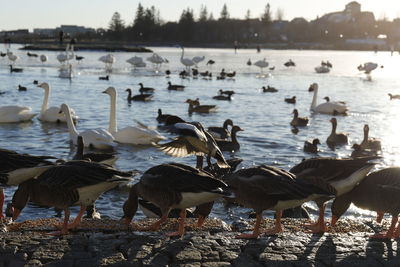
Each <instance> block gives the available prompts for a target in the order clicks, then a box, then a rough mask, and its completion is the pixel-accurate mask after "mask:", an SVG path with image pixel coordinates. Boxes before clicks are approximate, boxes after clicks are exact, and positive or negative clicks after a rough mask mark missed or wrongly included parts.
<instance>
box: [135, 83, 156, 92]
mask: <svg viewBox="0 0 400 267" xmlns="http://www.w3.org/2000/svg"><path fill="white" fill-rule="evenodd" d="M139 85H140V89H139V92H140V93H153V92H154V90H155V89H154V88H151V87H143V83H139Z"/></svg>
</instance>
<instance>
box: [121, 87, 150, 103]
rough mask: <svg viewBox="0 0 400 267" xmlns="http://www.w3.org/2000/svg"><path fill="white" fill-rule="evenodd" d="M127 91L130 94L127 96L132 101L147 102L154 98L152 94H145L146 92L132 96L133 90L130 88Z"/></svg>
mask: <svg viewBox="0 0 400 267" xmlns="http://www.w3.org/2000/svg"><path fill="white" fill-rule="evenodd" d="M125 91H126V92H128V96H127V98H126V99H127V100H128V102H131V101H143V102H146V101H150V100H152V98H153V95H152V94H144V93H140V95H134V96H132V90H131V89H130V88H128V89H126V90H125Z"/></svg>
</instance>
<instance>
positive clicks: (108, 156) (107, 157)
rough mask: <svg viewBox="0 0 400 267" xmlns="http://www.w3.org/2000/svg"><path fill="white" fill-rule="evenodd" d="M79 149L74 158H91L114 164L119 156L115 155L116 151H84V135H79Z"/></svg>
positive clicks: (95, 160)
mask: <svg viewBox="0 0 400 267" xmlns="http://www.w3.org/2000/svg"><path fill="white" fill-rule="evenodd" d="M77 144H78V146H77V149H76V153H75V155H74V157H73V158H72V159H73V160H89V161H93V162H99V163H103V164H107V165H110V166H111V165H113V164H114V163H115V161H117V159H118V158H117V157H116V156H115V154H114V153H85V154H84V153H83V150H84V147H85V143H84V140H83V137H82V136H81V135H78V140H77Z"/></svg>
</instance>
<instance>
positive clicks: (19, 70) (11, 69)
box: [9, 65, 24, 73]
mask: <svg viewBox="0 0 400 267" xmlns="http://www.w3.org/2000/svg"><path fill="white" fill-rule="evenodd" d="M9 66H10V72H11V73H13V72H23V71H24V69H23V68H14V67H13V65H9Z"/></svg>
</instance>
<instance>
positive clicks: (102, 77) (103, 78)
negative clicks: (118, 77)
mask: <svg viewBox="0 0 400 267" xmlns="http://www.w3.org/2000/svg"><path fill="white" fill-rule="evenodd" d="M99 80H103V81H108V80H110V76H109V75H107V76H100V77H99Z"/></svg>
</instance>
